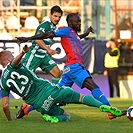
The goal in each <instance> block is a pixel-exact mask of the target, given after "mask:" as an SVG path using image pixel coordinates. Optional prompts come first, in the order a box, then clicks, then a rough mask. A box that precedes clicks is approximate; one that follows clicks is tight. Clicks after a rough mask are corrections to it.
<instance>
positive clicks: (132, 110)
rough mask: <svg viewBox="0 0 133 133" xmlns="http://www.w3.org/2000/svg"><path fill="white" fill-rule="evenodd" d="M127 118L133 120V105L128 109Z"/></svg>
mask: <svg viewBox="0 0 133 133" xmlns="http://www.w3.org/2000/svg"><path fill="white" fill-rule="evenodd" d="M127 118H128V119H129V120H131V121H132V120H133V106H130V107H129V108H128V109H127Z"/></svg>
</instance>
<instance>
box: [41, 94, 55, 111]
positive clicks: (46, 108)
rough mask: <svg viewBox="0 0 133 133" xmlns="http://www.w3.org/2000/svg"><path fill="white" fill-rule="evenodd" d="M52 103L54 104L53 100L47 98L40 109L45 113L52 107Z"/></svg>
mask: <svg viewBox="0 0 133 133" xmlns="http://www.w3.org/2000/svg"><path fill="white" fill-rule="evenodd" d="M53 103H54V99H53V98H52V97H51V95H50V96H49V97H48V99H47V100H45V101H44V103H43V105H42V108H44V110H45V111H49V109H50V107H51V106H52V105H53Z"/></svg>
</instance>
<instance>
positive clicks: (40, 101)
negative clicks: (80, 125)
mask: <svg viewBox="0 0 133 133" xmlns="http://www.w3.org/2000/svg"><path fill="white" fill-rule="evenodd" d="M28 50H29V48H28V47H27V45H25V46H24V48H23V51H22V52H21V53H20V54H19V55H18V56H16V57H15V58H14V59H13V55H12V53H11V52H10V51H6V50H5V51H2V52H0V63H1V65H2V66H3V67H4V68H5V69H4V70H3V72H2V77H1V89H2V107H3V111H4V113H5V115H6V117H7V119H8V120H9V121H10V120H12V118H11V114H10V108H9V94H10V91H13V92H15V93H16V94H18V95H19V96H21V97H22V99H23V100H24V101H25V102H26V103H27V104H30V105H32V106H34V108H35V109H36V110H37V111H38V112H40V113H41V114H42V115H43V118H44V119H45V120H46V121H50V122H52V123H57V122H58V121H60V122H61V121H69V119H70V114H69V113H68V112H67V111H65V110H64V109H62V108H60V106H57V105H56V103H59V102H63V103H67V104H68V103H82V104H85V105H88V106H92V107H98V108H99V109H100V111H103V112H111V113H112V114H113V115H115V116H120V115H121V114H122V112H121V111H120V110H119V109H117V108H115V107H111V106H107V105H103V104H102V103H101V102H99V101H98V100H96V99H94V98H93V97H91V96H85V95H81V94H79V93H78V92H75V91H74V90H72V89H71V88H69V87H59V86H57V85H55V84H53V83H51V82H49V81H48V80H46V79H42V78H39V77H37V76H36V75H35V74H34V73H33V72H32V71H31V70H29V69H28V68H27V67H25V66H24V65H23V64H22V63H21V59H22V57H23V55H24V54H25V53H26V52H27V51H28Z"/></svg>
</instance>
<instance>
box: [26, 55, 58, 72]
mask: <svg viewBox="0 0 133 133" xmlns="http://www.w3.org/2000/svg"><path fill="white" fill-rule="evenodd" d="M24 65H25V66H26V67H27V68H29V69H30V70H32V71H35V70H36V69H37V68H38V67H40V68H41V69H42V71H45V72H46V73H49V72H50V71H51V70H52V69H53V67H55V66H57V64H56V63H55V61H54V60H52V59H51V58H50V57H49V56H48V55H47V54H46V53H44V57H43V58H41V57H39V56H38V57H37V56H35V55H34V54H32V53H30V54H29V53H27V54H26V56H25V58H24Z"/></svg>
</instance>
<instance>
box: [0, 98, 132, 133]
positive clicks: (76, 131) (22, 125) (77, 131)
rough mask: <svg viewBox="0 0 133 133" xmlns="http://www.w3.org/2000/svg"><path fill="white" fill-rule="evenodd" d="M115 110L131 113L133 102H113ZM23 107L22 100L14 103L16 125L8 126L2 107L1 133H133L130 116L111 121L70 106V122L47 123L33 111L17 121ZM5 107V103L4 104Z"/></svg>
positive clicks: (92, 110) (91, 110) (96, 112)
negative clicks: (18, 113)
mask: <svg viewBox="0 0 133 133" xmlns="http://www.w3.org/2000/svg"><path fill="white" fill-rule="evenodd" d="M109 101H110V103H111V104H112V106H117V107H119V108H120V109H127V108H128V107H129V106H131V105H133V99H116V98H114V99H113V98H112V99H109ZM22 103H23V101H22V100H15V99H11V101H10V106H11V113H12V117H13V121H11V122H8V121H7V120H6V117H5V116H4V113H3V111H2V108H1V106H0V133H117V132H118V133H132V132H133V121H129V120H128V119H127V117H126V116H123V117H119V118H116V119H114V120H109V119H108V118H107V113H104V112H100V111H99V110H98V109H97V108H93V107H87V106H85V105H74V104H70V105H67V106H64V107H63V108H64V109H66V110H67V111H69V112H70V113H71V120H70V121H69V122H62V123H57V124H51V123H47V122H45V121H44V120H43V119H42V116H41V114H40V113H38V112H36V111H33V112H31V113H30V114H29V115H28V117H24V118H22V119H15V114H16V112H17V111H18V109H19V108H15V106H16V105H17V106H18V107H20V106H21V104H22ZM0 105H1V101H0Z"/></svg>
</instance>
